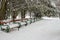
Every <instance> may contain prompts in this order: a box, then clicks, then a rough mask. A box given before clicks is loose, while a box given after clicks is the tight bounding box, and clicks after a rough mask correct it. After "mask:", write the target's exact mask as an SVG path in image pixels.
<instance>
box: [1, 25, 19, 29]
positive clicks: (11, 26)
mask: <svg viewBox="0 0 60 40" xmlns="http://www.w3.org/2000/svg"><path fill="white" fill-rule="evenodd" d="M18 26H19V24H9V25H6V26H2V28H3V29H6V28H7V27H9V28H10V29H11V28H17V27H18Z"/></svg>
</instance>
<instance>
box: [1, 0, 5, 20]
mask: <svg viewBox="0 0 60 40" xmlns="http://www.w3.org/2000/svg"><path fill="white" fill-rule="evenodd" d="M5 18H6V1H5V0H2V2H1V9H0V20H3V19H5Z"/></svg>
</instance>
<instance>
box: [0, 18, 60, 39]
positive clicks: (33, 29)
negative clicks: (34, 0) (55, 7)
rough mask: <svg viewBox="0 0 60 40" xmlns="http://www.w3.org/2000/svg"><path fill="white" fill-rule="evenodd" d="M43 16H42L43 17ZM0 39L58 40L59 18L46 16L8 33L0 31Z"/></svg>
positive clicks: (59, 30)
mask: <svg viewBox="0 0 60 40" xmlns="http://www.w3.org/2000/svg"><path fill="white" fill-rule="evenodd" d="M43 18H44V17H43ZM0 40H60V19H59V18H51V19H50V18H47V17H45V18H44V19H43V20H40V21H37V22H35V23H32V24H30V25H28V26H23V27H21V28H20V30H19V31H18V30H14V31H11V32H10V33H6V32H3V31H0Z"/></svg>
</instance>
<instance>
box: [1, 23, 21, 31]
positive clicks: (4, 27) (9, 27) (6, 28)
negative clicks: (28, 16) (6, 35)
mask: <svg viewBox="0 0 60 40" xmlns="http://www.w3.org/2000/svg"><path fill="white" fill-rule="evenodd" d="M20 27H21V26H20V25H19V24H18V23H17V24H8V25H3V26H1V30H5V31H6V32H9V31H10V30H11V29H13V28H18V30H19V28H20Z"/></svg>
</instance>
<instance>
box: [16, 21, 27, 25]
mask: <svg viewBox="0 0 60 40" xmlns="http://www.w3.org/2000/svg"><path fill="white" fill-rule="evenodd" d="M16 22H18V23H20V24H21V25H25V24H26V23H25V22H21V21H16Z"/></svg>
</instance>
